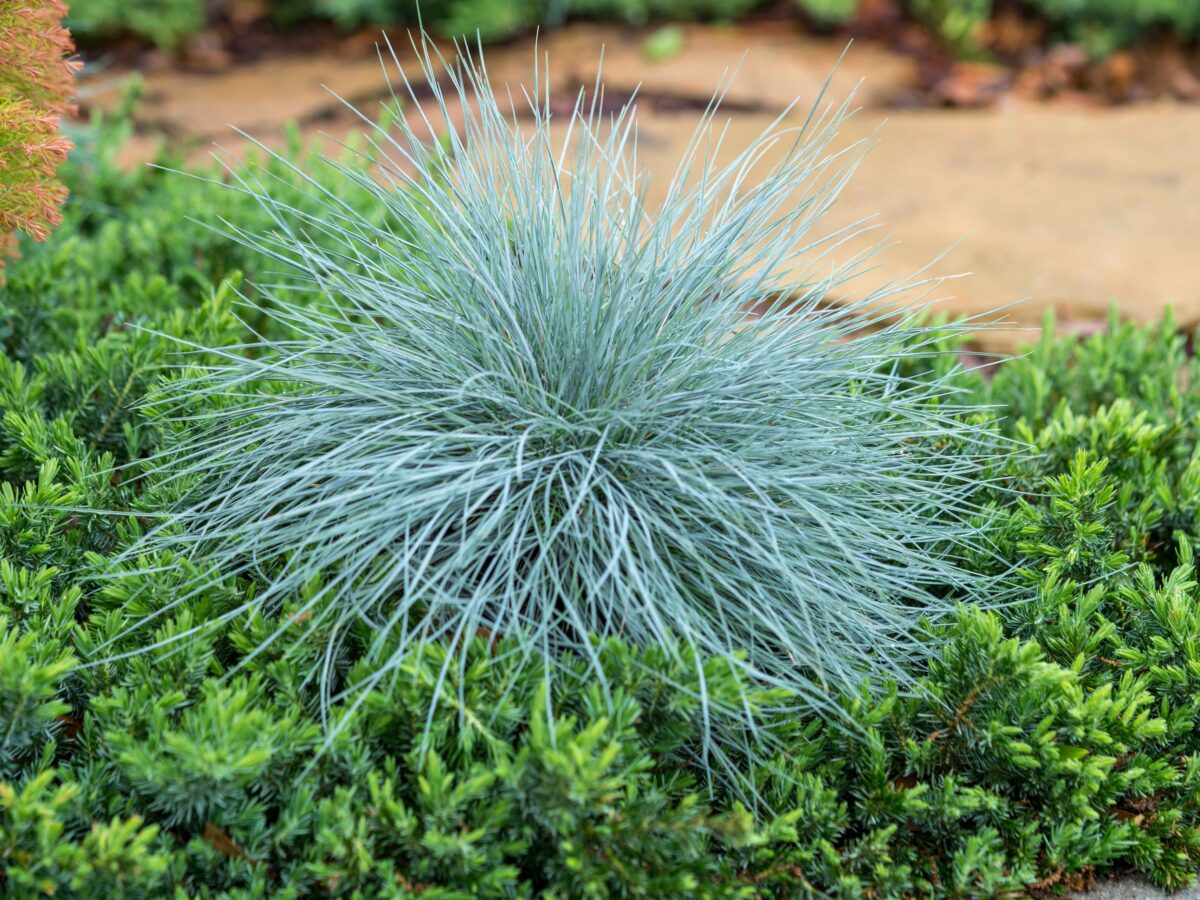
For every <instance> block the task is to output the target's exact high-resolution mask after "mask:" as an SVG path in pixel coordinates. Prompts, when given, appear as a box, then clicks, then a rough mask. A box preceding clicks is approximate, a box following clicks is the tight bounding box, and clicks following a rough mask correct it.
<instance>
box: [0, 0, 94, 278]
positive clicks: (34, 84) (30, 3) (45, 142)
mask: <svg viewBox="0 0 1200 900" xmlns="http://www.w3.org/2000/svg"><path fill="white" fill-rule="evenodd" d="M66 12H67V7H66V4H64V3H62V2H61V0H0V267H2V266H3V264H4V262H3V256H4V254H5V252H6V251H8V252H11V251H12V250H13V249H15V246H16V237H15V232H17V231H23V232H25V233H26V234H28V235H30V236H31V237H32V238H34V240H39V241H41V240H45V239H46V237H47V236H48V235H49V234H50V231H51V230H52V229H53V228H54V227H55V226H56V225H57V224H58V223H59V221H60V220H61V218H62V215H61V212H60V209H61V207H62V203H63V200H64V199H65V198H66V193H67V191H66V188H65V187H64V186H63V185H62V184H61V183H60V182H58V181H57V180H56V179H55V173H56V172H57V170H58V166H59V165H60V164H61V163H62V162H63V160H65V159H66V157H67V151H69V150H70V149H71V142H70V141H69V140H67V139H66V138H64V137H62V136H61V135H60V134H59V133H58V132H59V120H60V117H61V116H62V115H63V114H64V113H66V112H69V111H70V109H71V98H72V96H73V94H74V83H73V82H74V74H75V71H76V70H77V69H78V67H79V63H78V62H77V61H76V60H74V59H71V58H70V54H71V53H72V51H73V50H74V46H73V44H72V42H71V35H70V33H69V32H68V31H67V30H66V29H65V28H63V27H62V19H63V17H64V16H65V15H66Z"/></svg>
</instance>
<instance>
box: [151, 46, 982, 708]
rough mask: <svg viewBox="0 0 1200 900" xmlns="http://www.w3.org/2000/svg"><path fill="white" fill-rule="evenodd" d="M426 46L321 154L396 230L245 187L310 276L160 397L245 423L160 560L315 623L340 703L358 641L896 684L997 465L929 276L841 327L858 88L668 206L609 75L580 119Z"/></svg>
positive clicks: (705, 153) (341, 209)
mask: <svg viewBox="0 0 1200 900" xmlns="http://www.w3.org/2000/svg"><path fill="white" fill-rule="evenodd" d="M417 50H418V58H419V60H420V64H421V72H420V77H419V78H416V79H415V85H414V84H413V83H410V81H409V80H408V78H407V77H403V80H402V82H401V84H402V88H403V90H402V95H403V96H404V108H403V109H402V110H400V111H399V112H397V114H396V116H395V121H394V123H390V124H388V125H386V126H383V125H380V126H375V127H374V130H373V138H372V142H373V144H374V145H375V152H373V153H371V154H370V161H368V160H367V159H366V158H365V157H364V158H362V159H356V158H354V157H346V158H342V159H340V160H328V161H327V162H326V164H327V165H329V166H332V167H334V169H335V170H336V171H337V172H338V173H340V176H341V177H342V178H343V179H344V181H345V183H346V185H347V186H348V188H350V187H352V188H353V190H355V191H369V192H370V193H371V194H373V195H374V197H375V199H376V201H377V202H378V204H379V206H380V208H381V210H383V211H385V212H386V215H383V216H380V217H379V219H378V221H379V222H385V221H386V222H388V223H389V224H387V225H380V224H378V223H376V222H368V221H366V220H364V218H363V217H362V216H361V215H359V214H358V213H356V212H355V211H354V209H353V208H352V207H351V206H349V205H348V204H347V203H345V202H343V201H342V200H340V199H339V197H338V195H337V192H334V191H330V190H328V189H326V188H323V187H321V186H320V185H318V184H317V183H316V182H315V181H314V182H312V191H313V192H314V193H316V194H319V195H320V196H321V197H322V198H323V204H322V208H321V211H320V213H319V214H315V215H314V214H312V213H306V212H302V211H301V210H299V209H297V208H295V207H294V206H293V205H289V204H288V203H286V202H284V201H282V200H279V199H277V198H276V197H275V195H274V194H273V192H272V186H271V184H270V183H269V182H266V181H260V180H258V179H257V178H256V176H255V174H254V172H253V170H241V171H239V172H237V184H238V186H239V188H240V189H242V190H245V191H247V192H250V193H252V194H254V195H255V196H257V198H258V199H259V201H260V202H261V204H262V205H263V207H264V208H265V209H266V210H268V211H269V212H270V214H271V217H272V219H273V220H274V223H275V226H276V227H275V229H274V230H273V231H272V232H271V233H269V234H262V233H257V234H248V233H241V232H238V231H237V228H236V223H233V224H229V226H228V227H229V228H230V229H231V230H233V231H234V233H236V234H238V236H239V237H240V238H241V239H242V240H244V241H245V242H247V243H248V244H250V245H253V246H254V247H256V248H258V249H261V250H263V251H265V252H268V253H271V254H273V255H274V256H275V257H276V258H277V259H279V260H280V261H283V262H285V263H286V264H287V265H288V267H289V268H290V271H291V273H292V277H291V278H289V279H288V281H289V284H288V285H287V286H286V289H282V288H281V289H276V290H272V289H271V288H270V287H269V286H264V287H262V288H261V293H262V294H263V295H265V299H261V298H260V299H259V300H258V301H256V306H255V312H256V314H261V315H266V316H270V317H272V318H273V319H274V320H275V323H276V325H277V326H283V328H284V329H285V330H286V333H287V334H289V335H290V337H288V338H286V339H272V340H268V339H265V338H264V339H263V340H261V341H257V342H255V343H251V344H247V345H242V346H234V347H226V348H217V349H211V348H209V352H211V353H215V354H216V358H217V359H218V360H219V362H217V363H216V364H214V365H210V366H208V367H206V368H203V369H201V370H199V371H198V372H197V371H196V370H193V371H192V374H191V375H190V376H188V377H184V378H180V379H178V380H176V381H174V382H173V383H171V384H169V385H168V386H167V388H166V391H167V396H168V398H169V399H173V400H174V401H177V403H178V404H179V405H180V408H185V407H190V406H192V405H194V404H193V402H192V401H194V399H195V398H196V397H198V396H200V397H203V396H221V397H222V398H223V401H222V402H221V403H219V404H213V405H211V406H209V407H205V408H204V411H202V412H201V413H199V414H194V413H193V414H191V415H190V417H189V419H188V421H187V422H186V423H185V424H186V428H185V429H184V435H185V436H184V439H183V441H182V443H181V444H180V445H179V446H178V447H177V448H176V449H175V450H174V451H173V452H172V453H171V454H170V456H169V457H167V458H164V460H163V461H162V465H163V467H164V468H166V469H168V470H169V471H170V472H171V473H173V477H176V478H178V479H180V480H181V483H187V484H189V485H191V487H190V488H189V489H188V491H187V493H186V496H185V499H184V501H183V502H182V503H181V504H180V506H179V508H178V510H177V512H176V513H174V514H173V515H172V517H171V518H170V519H169V520H168V521H167V522H166V523H164V524H163V525H162V526H161V527H160V528H157V529H156V530H154V531H153V532H152V533H151V534H149V535H148V536H147V538H146V540H145V541H143V543H142V544H140V545H139V546H138V547H137V548H135V550H136V552H137V553H140V554H148V553H149V552H150V551H158V550H168V551H171V552H175V553H179V552H182V553H186V554H191V555H193V556H195V558H197V559H202V560H204V561H205V566H208V567H210V568H208V569H206V571H208V572H209V573H210V577H211V578H213V579H216V578H219V577H223V576H224V575H227V574H228V573H230V572H249V573H253V574H254V577H256V578H259V579H260V580H261V586H260V589H259V590H258V592H257V594H255V595H254V596H253V598H252V599H251V600H250V601H248V602H247V604H246V605H245V606H244V607H239V608H237V609H234V610H231V611H230V612H229V614H228V615H229V616H235V615H241V614H242V613H244V612H245V611H246V610H247V608H249V609H255V608H274V607H275V606H276V605H278V604H279V603H280V602H282V601H295V598H297V597H301V598H303V603H302V608H301V613H303V615H300V616H298V617H293V619H291V620H289V622H288V623H287V624H285V625H283V626H281V627H280V630H279V631H277V632H275V633H274V635H273V636H272V638H271V639H270V640H269V641H268V643H270V642H271V641H283V642H290V641H305V640H311V639H313V636H316V635H321V636H322V638H321V639H322V640H325V641H326V642H327V646H326V658H327V660H328V661H329V662H328V665H326V666H325V667H324V669H323V670H322V671H321V672H318V673H314V677H315V678H316V679H318V680H319V682H320V684H321V687H322V696H323V697H324V698H325V699H327V700H328V699H331V698H332V699H337V698H339V696H341V695H342V694H343V693H344V691H345V683H344V681H343V680H341V676H339V675H338V670H337V667H336V666H335V664H334V661H335V660H336V659H338V658H339V654H340V653H341V652H342V649H343V642H344V641H348V640H350V636H351V635H359V636H360V637H361V636H362V635H363V634H365V635H367V637H366V638H365V639H364V640H363V641H362V643H363V644H365V650H361V651H359V652H362V653H365V656H366V660H367V661H368V663H369V670H370V671H371V672H372V673H373V674H372V675H371V676H370V677H369V678H368V679H367V681H366V682H365V683H359V684H358V685H357V686H356V687H358V688H361V687H364V686H369V684H370V683H372V682H373V681H378V680H380V679H388V678H391V677H396V676H397V674H398V673H397V672H396V671H395V667H396V664H397V661H398V660H400V659H401V658H402V657H403V655H404V652H405V650H406V649H407V648H409V647H411V646H413V644H414V642H419V641H423V640H426V639H430V638H433V639H439V640H444V641H447V642H450V643H451V645H452V646H462V645H464V644H465V640H466V639H467V638H470V637H473V636H475V635H478V634H485V635H486V634H491V635H504V636H514V635H516V636H519V637H520V638H521V646H524V647H525V648H527V650H528V652H529V653H530V655H531V656H532V655H533V654H534V653H535V652H537V653H539V654H540V653H541V652H542V651H545V652H546V653H547V654H548V657H547V658H550V659H553V658H554V656H555V654H558V653H562V652H564V651H574V652H580V653H584V654H593V653H594V652H595V645H594V643H593V642H594V641H595V640H596V639H598V638H601V639H602V638H603V637H604V636H607V635H620V636H622V637H624V638H626V639H632V640H633V641H635V642H639V643H642V644H662V645H663V646H666V647H676V648H687V649H688V650H691V651H698V652H699V653H698V657H695V658H702V659H703V658H708V659H725V660H728V661H729V663H730V664H731V665H735V666H739V667H743V668H745V669H747V670H749V671H750V673H751V674H752V675H753V676H754V677H755V678H758V679H762V680H764V681H766V682H767V683H772V684H775V685H778V686H780V687H784V688H788V689H791V690H792V691H795V692H796V693H797V694H798V695H799V696H800V697H801V698H802V699H803V700H804V702H805V703H807V704H811V705H815V706H822V705H824V704H825V703H826V702H827V700H828V698H829V697H830V692H831V691H832V690H834V689H836V688H839V687H843V686H845V685H847V684H849V683H856V682H858V681H860V680H861V679H862V678H863V677H864V676H880V675H882V676H886V677H888V678H900V679H904V678H905V676H906V672H907V670H908V668H909V665H908V664H909V663H910V661H911V660H913V659H914V658H917V657H920V656H921V655H923V654H926V653H928V652H930V650H931V648H933V647H935V646H936V644H935V643H933V642H931V641H929V640H927V639H925V638H924V637H923V634H924V625H923V622H924V621H925V620H929V621H936V620H938V619H940V618H941V617H943V616H944V615H945V614H947V613H948V612H950V611H951V610H952V609H953V607H954V606H955V605H956V604H957V603H958V602H959V601H960V600H961V599H962V598H963V597H964V596H966V590H965V589H966V588H967V586H968V584H967V583H968V581H969V579H968V578H967V577H966V576H965V575H964V573H963V572H962V570H961V568H960V562H959V560H960V559H961V557H962V555H963V554H964V553H965V552H968V551H970V550H972V549H973V548H975V546H976V544H977V543H978V541H979V533H978V531H977V526H976V525H975V524H973V519H972V516H973V514H974V512H975V510H974V508H973V506H972V498H973V496H974V494H975V491H976V490H977V489H978V487H979V484H980V480H981V478H983V477H984V475H983V473H984V472H985V471H986V464H987V460H988V459H989V457H990V454H991V453H992V452H993V449H992V447H991V444H990V437H989V432H988V431H987V429H986V428H985V427H984V426H980V425H974V424H969V420H970V414H971V413H972V412H973V410H971V409H965V408H963V407H962V406H961V405H960V404H959V403H958V401H957V399H956V397H955V395H954V392H953V390H952V389H951V387H950V381H949V379H946V378H941V377H937V376H929V377H922V378H920V379H914V378H911V377H910V376H908V375H906V374H905V373H907V372H911V371H912V370H913V369H914V366H913V365H912V363H913V362H914V360H916V359H918V358H921V357H924V356H928V355H930V354H932V353H934V352H935V350H934V349H933V343H934V337H935V332H934V331H932V330H926V329H924V328H923V327H921V326H920V325H919V324H917V323H916V321H915V318H914V316H915V313H912V312H904V311H903V309H902V308H901V307H900V306H899V305H898V304H899V303H900V301H901V300H902V299H903V297H904V295H905V294H906V293H908V292H911V291H912V290H914V288H915V289H917V290H920V289H921V285H922V284H923V283H917V284H905V285H900V284H889V285H886V286H884V287H882V288H880V289H879V290H877V291H875V292H873V293H870V294H869V295H868V296H867V297H865V299H863V300H862V301H861V302H858V303H852V304H843V305H837V304H832V303H829V302H827V297H829V296H830V295H831V293H835V292H836V291H835V289H837V288H838V286H839V285H842V284H843V283H844V282H845V281H846V280H847V279H849V278H850V277H852V276H855V275H859V274H860V273H861V270H862V269H863V268H864V265H863V264H864V262H865V261H866V257H862V256H856V257H854V258H853V259H851V261H850V262H849V263H848V264H846V265H841V266H839V265H837V264H835V263H834V262H833V258H832V257H833V253H834V251H836V249H837V247H838V246H839V244H840V243H841V241H842V239H843V238H844V237H846V236H847V235H848V234H849V232H841V233H835V234H817V233H815V232H814V226H815V225H817V223H818V222H819V221H820V219H821V217H822V214H823V213H825V212H826V211H827V210H828V209H829V207H830V205H831V204H832V203H833V202H834V200H835V198H836V197H837V195H838V191H839V190H840V189H841V188H842V186H843V185H844V184H845V183H846V180H847V179H848V178H849V177H850V175H851V173H852V172H853V170H854V168H855V167H856V165H857V164H858V162H859V161H860V159H861V156H862V151H863V145H862V144H861V143H860V144H854V145H851V146H850V147H848V148H842V149H836V148H837V146H838V145H837V144H836V141H835V138H836V135H837V129H838V126H839V123H841V122H842V120H843V119H844V117H845V116H846V115H847V113H848V111H849V109H850V102H851V101H850V99H847V100H846V101H845V102H844V103H841V104H840V105H830V106H828V107H824V108H821V107H818V108H816V109H815V110H814V112H813V113H812V114H810V115H809V116H808V117H807V118H806V119H804V120H803V121H800V120H798V119H796V118H793V117H792V116H791V115H790V113H789V114H787V115H784V116H781V117H780V118H779V119H778V120H777V121H776V122H774V123H773V124H772V125H771V127H770V128H769V129H768V130H767V131H766V132H765V133H764V134H762V136H760V137H759V138H758V139H757V140H755V141H754V142H753V143H752V144H751V145H750V146H748V147H746V148H745V149H744V150H741V151H740V152H737V153H736V154H734V155H733V158H732V160H731V161H730V162H728V163H726V164H723V165H718V164H716V163H715V162H713V160H714V158H716V157H718V156H719V155H721V148H720V146H719V144H720V138H719V132H718V130H717V129H715V128H713V127H712V126H713V119H714V117H715V115H716V110H717V105H716V104H715V103H714V105H713V107H712V108H711V109H710V110H709V111H708V113H707V115H706V116H705V120H704V123H703V124H702V126H701V128H700V129H699V130H698V131H697V132H696V135H695V137H694V139H693V140H692V142H691V144H690V145H689V147H688V150H687V153H686V154H685V156H684V158H683V159H682V160H681V161H680V164H679V168H678V171H677V173H676V174H675V176H674V178H673V180H672V181H671V184H670V187H669V189H668V191H667V192H666V198H665V201H664V202H663V203H662V204H661V207H660V208H655V209H650V208H648V207H647V205H646V203H645V200H644V191H643V187H644V184H643V179H642V178H641V176H640V174H639V169H638V165H637V156H636V145H637V140H636V127H635V112H634V107H633V106H632V105H627V106H625V107H623V108H622V109H621V110H620V111H619V112H617V113H616V114H610V113H608V112H606V111H604V110H605V108H604V105H603V101H602V90H601V88H600V85H599V84H597V85H596V89H595V90H592V91H586V92H581V93H580V94H579V96H578V98H577V101H576V103H575V105H574V108H573V110H571V111H570V112H569V114H567V115H562V116H559V115H552V111H551V110H552V107H551V103H550V98H549V93H548V91H543V90H542V89H541V88H540V87H539V86H537V85H535V87H534V89H533V90H532V91H531V92H530V94H528V95H526V96H525V97H524V98H523V99H522V100H520V101H516V102H514V101H513V100H512V99H511V95H503V94H501V93H500V92H498V91H497V90H496V89H495V86H493V85H492V84H491V83H490V82H489V79H488V76H487V73H486V70H485V68H484V66H483V63H482V60H481V58H480V57H478V56H474V57H473V56H471V55H470V54H468V53H466V52H465V51H463V52H461V53H460V55H459V58H458V59H457V61H456V62H454V63H452V64H447V63H445V62H444V61H443V60H442V58H441V57H440V56H439V55H438V54H437V52H436V51H434V50H432V49H430V48H429V47H428V45H426V44H425V43H424V42H419V43H418V46H417ZM393 57H395V54H393ZM418 86H419V88H420V90H418ZM501 97H506V99H500V98H501ZM397 107H398V109H399V100H397ZM560 118H561V120H562V121H559V119H560ZM364 120H365V119H364ZM430 133H436V134H439V135H442V136H443V137H442V139H441V140H439V141H434V142H430V141H427V140H424V139H423V136H424V135H427V134H430ZM324 182H325V183H327V182H328V179H324ZM904 309H910V310H911V309H912V307H905V308H904ZM940 333H941V334H944V333H945V329H944V328H943V329H942V330H941V332H940ZM147 558H148V557H147ZM314 583H315V584H319V587H318V588H317V589H313V588H312V587H311V585H313V584H314ZM204 587H205V585H204V584H197V585H195V590H196V591H200V590H203V589H204ZM169 609H170V607H167V608H166V609H164V610H162V611H161V612H165V611H167V610H169ZM299 623H303V624H299ZM358 639H359V638H355V640H358ZM689 656H691V654H690V653H689ZM450 658H451V661H453V659H454V658H455V657H454V655H453V654H452V655H451V657H450ZM518 663H519V660H518ZM449 664H453V662H451V663H448V665H449ZM597 678H598V679H600V678H601V676H600V673H599V670H598V669H597ZM733 712H739V711H733ZM740 712H748V713H750V714H751V715H752V716H753V711H749V710H747V711H740Z"/></svg>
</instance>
